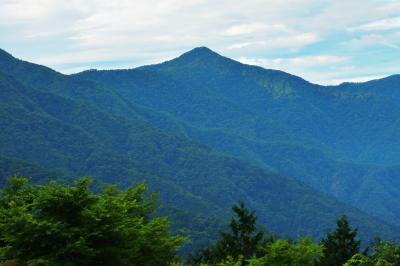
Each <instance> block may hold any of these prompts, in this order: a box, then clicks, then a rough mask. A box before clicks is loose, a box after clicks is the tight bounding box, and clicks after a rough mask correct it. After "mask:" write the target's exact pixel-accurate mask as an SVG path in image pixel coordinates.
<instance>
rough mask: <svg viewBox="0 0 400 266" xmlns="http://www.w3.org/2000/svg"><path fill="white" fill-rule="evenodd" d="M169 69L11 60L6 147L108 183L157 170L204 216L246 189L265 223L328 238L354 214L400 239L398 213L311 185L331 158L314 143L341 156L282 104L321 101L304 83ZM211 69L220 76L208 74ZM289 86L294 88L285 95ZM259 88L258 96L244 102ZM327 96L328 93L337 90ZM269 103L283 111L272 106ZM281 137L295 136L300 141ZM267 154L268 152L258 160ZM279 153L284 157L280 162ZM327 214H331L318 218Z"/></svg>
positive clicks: (171, 193) (186, 206) (155, 181)
mask: <svg viewBox="0 0 400 266" xmlns="http://www.w3.org/2000/svg"><path fill="white" fill-rule="evenodd" d="M198 52H200V53H204V52H205V53H206V54H207V53H208V54H209V53H210V52H209V51H208V50H205V51H203V50H200V51H196V53H198ZM211 55H212V56H214V55H213V54H211ZM16 60H17V59H16ZM224 62H226V61H224ZM174 64H176V61H175V62H174ZM16 65H17V66H18V68H17V69H14V68H13V66H16ZM236 66H240V68H242V67H244V68H245V65H242V64H240V63H238V62H236V63H234V67H233V68H232V71H233V72H232V73H233V74H236V73H242V72H241V70H242V69H239V72H237V71H238V69H236V68H235V67H236ZM163 67H166V68H168V67H169V65H168V64H164V65H162V64H161V65H156V66H147V67H144V68H138V69H132V70H119V71H86V72H83V73H80V74H77V75H70V76H69V75H62V74H61V76H60V75H58V74H57V73H54V72H52V71H47V69H46V68H42V67H38V68H36V67H34V65H32V64H29V63H25V62H23V61H20V62H18V64H17V63H14V64H11V67H10V65H7V64H4V62H3V63H2V62H0V73H1V72H5V73H7V75H10V76H11V77H12V78H13V79H15V82H16V83H15V84H16V85H15V86H16V89H18V90H17V91H19V94H18V93H17V94H13V91H12V85H10V83H12V82H13V81H12V80H9V81H7V79H5V81H4V82H3V83H2V82H1V80H2V79H1V75H0V93H2V94H1V95H2V97H1V98H0V100H3V104H4V105H3V106H2V107H1V108H0V111H1V112H2V115H1V116H0V124H1V125H2V127H3V132H2V133H3V135H0V141H1V145H0V147H1V149H0V156H5V157H8V158H9V157H11V158H16V159H21V160H24V161H26V162H28V163H35V164H37V165H39V166H44V167H48V168H51V169H52V168H53V166H57V167H55V168H57V169H61V170H63V171H64V172H66V174H68V175H72V176H77V175H85V174H88V173H89V174H92V175H93V176H95V177H96V178H98V179H99V180H101V181H104V182H109V181H114V182H115V181H121V180H122V181H123V182H124V184H125V185H129V184H130V183H132V182H137V181H139V179H140V178H146V179H147V180H148V181H149V184H150V185H151V186H152V187H153V188H155V189H158V190H160V191H161V195H162V199H163V202H164V203H168V204H172V203H173V204H175V205H176V206H178V207H179V208H181V209H183V210H185V211H196V212H197V213H199V214H202V215H216V214H222V215H225V214H226V212H227V210H228V209H229V206H230V205H231V204H232V203H234V201H235V200H238V199H239V198H244V199H246V200H247V201H248V202H249V205H250V206H251V207H253V208H254V209H256V210H257V213H259V216H260V220H261V221H262V222H263V223H265V224H266V225H267V226H270V227H271V229H273V230H276V231H277V232H281V233H282V234H284V235H289V234H290V233H289V232H291V234H292V236H294V235H296V234H308V233H311V234H313V235H314V236H315V237H320V236H321V234H323V233H324V232H325V230H326V229H327V228H329V225H332V224H333V223H334V220H335V219H336V218H337V216H339V215H340V214H342V213H343V212H348V213H350V218H351V219H352V221H354V222H355V224H356V225H360V226H361V228H362V229H363V230H366V232H367V233H363V238H364V239H366V238H371V237H373V236H375V234H377V233H379V232H383V234H384V235H385V236H389V235H391V234H392V235H393V236H394V237H395V238H397V235H396V232H397V231H398V227H396V226H394V225H389V223H388V222H387V220H386V222H382V220H381V219H380V218H373V217H371V214H370V215H366V214H365V213H364V212H362V211H359V210H358V207H357V206H356V207H354V206H353V207H352V206H350V205H349V202H346V204H344V203H342V201H341V200H337V199H335V198H333V197H332V196H329V195H326V192H327V191H325V192H321V189H320V187H318V186H317V185H315V184H314V185H315V186H314V188H311V187H310V183H307V182H305V181H306V179H310V180H311V177H313V178H315V177H317V176H318V175H316V174H313V173H312V171H316V172H318V171H317V170H318V168H319V167H321V166H318V164H319V163H321V164H322V168H324V167H325V166H329V164H330V163H331V161H330V160H327V161H328V163H327V162H324V160H318V161H317V162H316V163H313V161H314V160H315V159H316V157H318V156H319V157H322V156H320V155H315V154H314V153H310V152H309V150H313V148H314V147H315V148H316V149H317V148H318V149H321V151H323V153H325V155H326V154H328V155H329V156H333V155H331V153H330V151H328V150H329V147H325V146H324V144H323V143H320V141H321V140H318V139H313V138H314V136H313V135H308V134H311V133H313V130H314V129H313V130H309V132H303V133H302V132H298V131H296V129H297V128H301V127H302V126H303V125H301V124H299V125H294V126H295V127H293V125H291V124H290V123H291V121H293V120H291V119H292V118H290V116H289V115H287V114H284V113H282V112H283V111H285V109H284V107H288V106H289V105H290V104H293V110H304V105H303V104H310V103H309V102H307V101H303V100H301V99H299V98H296V97H287V96H290V94H287V93H288V91H287V89H290V86H294V85H295V84H287V83H286V82H285V81H280V80H279V79H276V80H277V83H274V79H271V80H262V79H261V80H260V75H259V73H258V72H256V75H255V76H252V74H253V72H252V71H253V70H254V68H250V69H248V70H247V69H245V70H247V72H246V73H244V74H243V75H240V76H237V77H236V78H235V79H234V80H233V81H232V82H231V81H229V83H228V86H224V87H220V86H222V85H224V80H226V78H227V77H231V76H234V75H232V73H230V72H228V73H227V72H226V71H225V70H218V71H216V72H207V71H206V70H207V67H205V68H204V65H202V64H200V69H199V71H198V72H193V73H190V71H186V70H185V71H186V72H185V71H184V72H181V71H180V70H179V71H172V72H171V71H169V70H170V69H163ZM179 67H181V68H184V69H185V67H182V66H179ZM32 68H33V70H32ZM256 71H259V68H257V69H256ZM182 73H183V74H182ZM189 74H193V75H192V76H188V75H189ZM196 75H198V76H196ZM203 75H206V77H208V80H206V81H205V82H203V77H204V76H203ZM43 76H45V78H43V79H40V78H38V77H43ZM198 77H201V79H198ZM189 80H190V81H191V82H189V83H188V82H187V81H189ZM49 81H54V82H49ZM302 84H308V83H302ZM239 85H240V86H242V85H243V86H245V88H246V89H243V87H240V86H239ZM289 85H290V86H289ZM246 86H247V87H246ZM287 86H289V87H287ZM247 88H249V89H247ZM295 89H297V88H295ZM305 89H306V87H305ZM281 90H283V91H284V92H285V93H286V94H283V95H278V96H279V97H277V95H276V93H281ZM285 90H286V91H285ZM302 91H304V90H300V91H299V92H302ZM205 92H208V93H211V92H212V93H214V94H207V93H205ZM227 92H229V93H230V94H231V95H226V93H227ZM299 92H297V93H299ZM245 96H246V97H245ZM247 96H249V97H250V96H251V97H250V98H254V101H252V102H250V103H248V102H245V103H243V102H242V101H243V100H245V99H246V98H248V97H247ZM306 96H307V97H313V94H307V95H306ZM323 96H324V97H325V98H326V99H327V101H328V100H329V101H330V100H331V99H332V98H330V97H333V96H329V95H328V96H327V95H325V94H323ZM325 98H324V101H325V100H326V99H325ZM307 99H308V98H307ZM311 99H313V98H311ZM333 99H336V98H333ZM265 103H267V104H265ZM324 104H325V102H323V103H322V104H320V105H321V106H323V105H324ZM320 105H315V106H314V105H312V109H310V110H312V112H313V113H311V114H307V113H305V115H306V118H307V119H309V120H307V119H306V120H304V121H313V119H314V118H315V116H316V115H318V114H320V113H321V114H323V112H320V111H319V109H320V108H321V106H320ZM265 106H267V107H268V108H271V109H268V108H267V109H262V108H265ZM339 107H340V108H342V106H341V105H340V106H339ZM335 110H336V109H335ZM307 111H308V110H307ZM329 115H331V114H329ZM278 118H279V119H278ZM288 121H289V122H288ZM330 121H331V122H330V123H334V122H335V121H334V119H331V120H330ZM321 125H323V124H321ZM319 126H320V125H317V126H315V130H319ZM61 129H62V130H61ZM77 132H78V133H77ZM300 133H302V134H303V135H301V136H299V135H298V134H300ZM24 140H25V141H24ZM28 140H29V141H28ZM64 140H68V141H66V142H65V143H64ZM266 140H268V141H266ZM280 141H286V144H287V145H288V147H290V149H289V148H286V147H285V146H284V145H283V144H282V143H283V142H280ZM296 141H298V143H306V144H307V145H310V149H305V148H303V147H299V146H296V145H295V143H296ZM275 146H276V147H275ZM277 147H278V148H279V149H278V148H277ZM28 151H29V152H28ZM288 151H289V154H285V152H288ZM36 153H39V155H40V156H35V154H36ZM306 155H307V156H306ZM277 156H278V157H277ZM329 156H328V157H329ZM334 156H335V158H336V157H337V156H338V155H336V154H335V155H334ZM21 157H22V158H21ZM255 157H258V160H259V161H257V160H253V158H255ZM274 157H276V159H275V160H277V161H278V162H275V163H274V164H275V165H273V166H270V168H269V162H270V161H272V159H273V158H274ZM286 158H287V159H286ZM299 158H300V159H302V158H311V159H310V160H311V163H310V162H309V161H308V162H307V163H308V166H309V168H311V169H300V168H299V165H300V164H301V163H303V162H306V161H301V160H300V162H297V161H296V160H295V159H298V160H299ZM328 159H329V158H328ZM278 163H279V164H281V165H282V166H285V165H286V166H291V167H292V168H293V171H297V172H296V173H297V175H298V176H296V178H292V175H293V174H292V173H290V172H287V173H284V171H282V169H280V168H279V167H278V166H279V165H278ZM334 167H336V166H334ZM281 168H282V167H281ZM329 168H332V166H329ZM278 169H279V170H278ZM286 169H288V168H286ZM281 173H283V174H281ZM320 173H322V172H320ZM334 174H335V173H333V174H332V173H330V175H331V176H329V178H332V179H333V180H339V181H342V180H343V179H335V178H334V176H333V175H334ZM388 175H389V177H390V178H391V177H392V174H391V173H389V172H388ZM121 177H125V179H124V178H122V179H121ZM302 178H303V179H302ZM329 178H326V180H329ZM390 178H388V179H387V180H389V181H390ZM316 180H317V181H318V179H316ZM324 180H325V179H324ZM311 185H312V184H311ZM315 187H317V188H318V189H319V190H318V189H316V188H315ZM345 189H349V187H345ZM328 192H330V191H328ZM395 193H397V192H395ZM182 199H184V200H182ZM350 200H353V199H350ZM176 206H175V207H176ZM314 208H315V209H316V210H314ZM207 209H209V210H207ZM316 211H317V212H318V214H319V215H320V216H319V217H318V215H314V214H315V212H316ZM364 211H365V210H364ZM383 212H384V210H382V213H383ZM314 216H315V217H314ZM224 217H225V216H224ZM188 219H189V218H188ZM310 219H311V221H310ZM192 222H193V221H192ZM304 224H307V227H306V226H304ZM310 224H313V226H311V227H310V226H309V225H310ZM310 228H312V229H310ZM381 229H382V230H381ZM310 230H311V231H310ZM399 238H400V236H399Z"/></svg>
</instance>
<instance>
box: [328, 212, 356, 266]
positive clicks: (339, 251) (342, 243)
mask: <svg viewBox="0 0 400 266" xmlns="http://www.w3.org/2000/svg"><path fill="white" fill-rule="evenodd" d="M336 225H337V227H336V230H335V231H333V232H329V233H328V234H327V236H326V238H324V239H323V240H322V241H321V243H322V244H323V245H324V255H323V257H322V259H321V265H323V266H340V265H343V264H344V263H346V262H347V261H348V260H349V259H350V258H351V257H352V256H353V255H354V254H356V253H358V251H359V249H360V243H361V241H359V240H356V236H357V229H352V228H351V227H350V225H349V222H348V220H347V217H346V216H345V215H344V216H342V217H341V218H340V219H338V220H337V222H336Z"/></svg>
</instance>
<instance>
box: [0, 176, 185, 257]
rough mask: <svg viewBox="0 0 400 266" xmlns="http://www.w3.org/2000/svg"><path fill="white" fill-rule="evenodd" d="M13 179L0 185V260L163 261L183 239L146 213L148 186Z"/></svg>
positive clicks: (148, 208) (150, 209)
mask: <svg viewBox="0 0 400 266" xmlns="http://www.w3.org/2000/svg"><path fill="white" fill-rule="evenodd" d="M27 182H28V180H27V179H24V178H11V179H10V184H9V186H7V187H5V188H4V189H2V190H1V198H0V232H1V233H0V241H1V243H2V245H1V246H2V247H1V249H0V258H1V260H10V259H16V260H17V262H18V265H133V264H134V265H167V264H168V263H169V262H171V261H172V260H173V259H174V258H175V254H176V252H177V250H178V249H179V246H180V245H181V244H182V243H183V241H184V239H183V238H182V237H180V236H170V235H169V232H168V226H169V222H168V220H167V219H165V218H150V215H151V214H152V212H153V206H154V197H150V198H146V197H145V193H146V190H147V187H146V186H145V185H144V184H143V183H141V184H139V185H137V186H136V187H134V188H128V189H125V190H118V189H117V188H115V187H106V188H105V189H104V190H103V191H102V192H101V193H99V194H92V193H91V192H90V191H89V185H90V179H89V178H83V179H81V180H79V181H76V182H75V184H74V185H73V186H62V185H60V184H58V183H56V182H51V183H49V184H48V185H36V186H32V185H29V184H28V183H27Z"/></svg>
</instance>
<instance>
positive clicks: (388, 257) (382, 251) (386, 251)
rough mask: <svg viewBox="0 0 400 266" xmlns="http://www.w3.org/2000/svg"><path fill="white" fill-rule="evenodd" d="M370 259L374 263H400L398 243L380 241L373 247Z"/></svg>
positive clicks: (391, 264) (399, 246) (392, 264)
mask: <svg viewBox="0 0 400 266" xmlns="http://www.w3.org/2000/svg"><path fill="white" fill-rule="evenodd" d="M371 257H372V260H373V261H374V263H375V264H376V265H388V266H395V265H400V245H397V244H395V243H392V242H387V241H380V242H379V243H378V244H377V245H375V246H374V247H373V255H372V256H371Z"/></svg>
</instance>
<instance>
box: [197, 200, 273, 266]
mask: <svg viewBox="0 0 400 266" xmlns="http://www.w3.org/2000/svg"><path fill="white" fill-rule="evenodd" d="M232 211H233V212H234V213H235V216H236V217H234V218H232V219H231V221H230V223H229V231H228V232H221V238H220V240H219V241H218V242H217V243H216V244H215V245H214V246H212V247H209V248H206V249H203V250H202V251H200V253H199V254H198V255H197V256H195V257H192V263H193V262H195V263H200V262H206V263H211V264H215V263H218V262H221V261H224V260H225V259H227V258H230V259H233V260H234V261H239V260H240V261H241V264H242V265H246V264H247V262H248V260H249V259H251V258H252V257H254V256H255V255H256V251H257V247H258V246H259V245H260V244H263V243H265V242H266V241H267V240H266V239H265V237H264V232H263V231H262V230H260V229H258V228H257V225H256V221H257V217H256V215H255V213H254V211H253V212H251V211H249V210H248V209H247V208H246V206H245V204H244V202H242V201H241V202H239V204H238V205H235V206H233V207H232Z"/></svg>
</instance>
